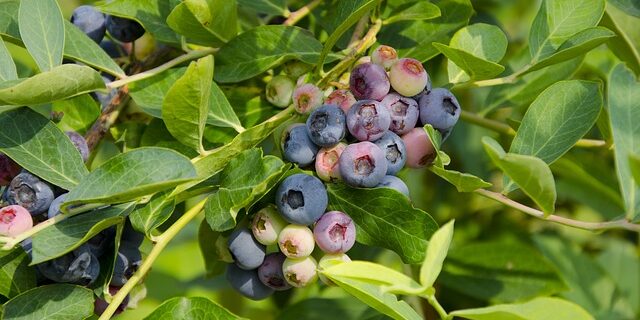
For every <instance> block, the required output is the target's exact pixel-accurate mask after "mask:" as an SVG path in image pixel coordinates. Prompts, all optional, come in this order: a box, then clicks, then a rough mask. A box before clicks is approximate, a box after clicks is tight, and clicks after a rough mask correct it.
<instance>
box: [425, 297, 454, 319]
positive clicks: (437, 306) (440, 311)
mask: <svg viewBox="0 0 640 320" xmlns="http://www.w3.org/2000/svg"><path fill="white" fill-rule="evenodd" d="M424 298H425V299H427V301H428V302H429V304H430V305H431V306H432V307H433V309H435V310H436V312H437V313H438V315H439V316H440V319H443V320H448V319H451V317H450V316H449V314H448V313H447V311H445V310H444V308H443V307H442V306H441V305H440V302H438V300H437V299H436V296H435V295H433V294H429V295H425V296H424Z"/></svg>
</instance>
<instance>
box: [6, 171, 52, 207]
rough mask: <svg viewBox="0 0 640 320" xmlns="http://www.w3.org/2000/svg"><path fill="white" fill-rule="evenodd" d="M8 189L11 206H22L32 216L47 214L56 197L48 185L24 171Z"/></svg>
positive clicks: (14, 179) (12, 181)
mask: <svg viewBox="0 0 640 320" xmlns="http://www.w3.org/2000/svg"><path fill="white" fill-rule="evenodd" d="M8 189H9V192H8V194H7V199H8V201H9V204H17V205H19V206H22V207H23V208H25V209H27V210H28V211H29V213H31V215H32V216H37V215H39V214H42V213H45V212H47V210H48V209H49V206H50V205H51V202H53V199H54V197H55V196H54V194H53V189H52V188H51V186H50V185H49V184H48V183H46V182H44V181H42V180H40V178H38V177H36V176H34V175H32V174H31V173H29V172H27V171H22V172H21V173H20V174H19V175H17V176H16V177H15V178H13V180H11V184H10V185H9V187H8Z"/></svg>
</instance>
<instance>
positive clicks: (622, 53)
mask: <svg viewBox="0 0 640 320" xmlns="http://www.w3.org/2000/svg"><path fill="white" fill-rule="evenodd" d="M610 11H611V8H606V10H605V12H604V16H602V20H600V25H601V26H603V27H606V28H608V29H609V30H611V31H613V32H615V34H616V37H613V38H611V39H609V41H608V42H607V46H608V47H609V48H610V49H611V52H613V54H615V55H616V56H617V57H618V58H620V60H622V61H624V62H626V63H627V66H628V67H629V68H631V69H632V70H633V71H634V72H635V73H636V74H640V54H639V53H638V49H636V47H635V46H634V42H633V40H632V39H631V38H630V36H629V34H628V33H627V32H626V31H625V30H624V28H622V27H621V26H620V22H619V21H616V19H614V18H613V17H612V16H611V13H610Z"/></svg>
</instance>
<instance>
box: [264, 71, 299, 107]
mask: <svg viewBox="0 0 640 320" xmlns="http://www.w3.org/2000/svg"><path fill="white" fill-rule="evenodd" d="M295 86H296V84H295V83H294V82H293V80H291V79H290V78H289V77H287V76H275V77H273V79H271V81H269V83H267V88H266V96H267V101H269V102H271V104H273V105H274V106H276V107H281V108H284V107H287V106H289V104H290V103H291V96H292V95H293V90H294V89H295Z"/></svg>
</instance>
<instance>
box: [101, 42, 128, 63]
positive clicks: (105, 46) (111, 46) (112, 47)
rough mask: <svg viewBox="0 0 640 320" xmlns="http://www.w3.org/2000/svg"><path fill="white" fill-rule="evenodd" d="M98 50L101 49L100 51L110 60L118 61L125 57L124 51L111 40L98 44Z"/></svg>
mask: <svg viewBox="0 0 640 320" xmlns="http://www.w3.org/2000/svg"><path fill="white" fill-rule="evenodd" d="M100 48H102V50H104V52H106V53H107V54H108V55H109V57H111V58H112V59H118V58H122V57H125V56H126V52H125V49H124V48H123V47H122V46H121V45H119V44H117V43H115V42H113V41H111V40H102V42H100Z"/></svg>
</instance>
